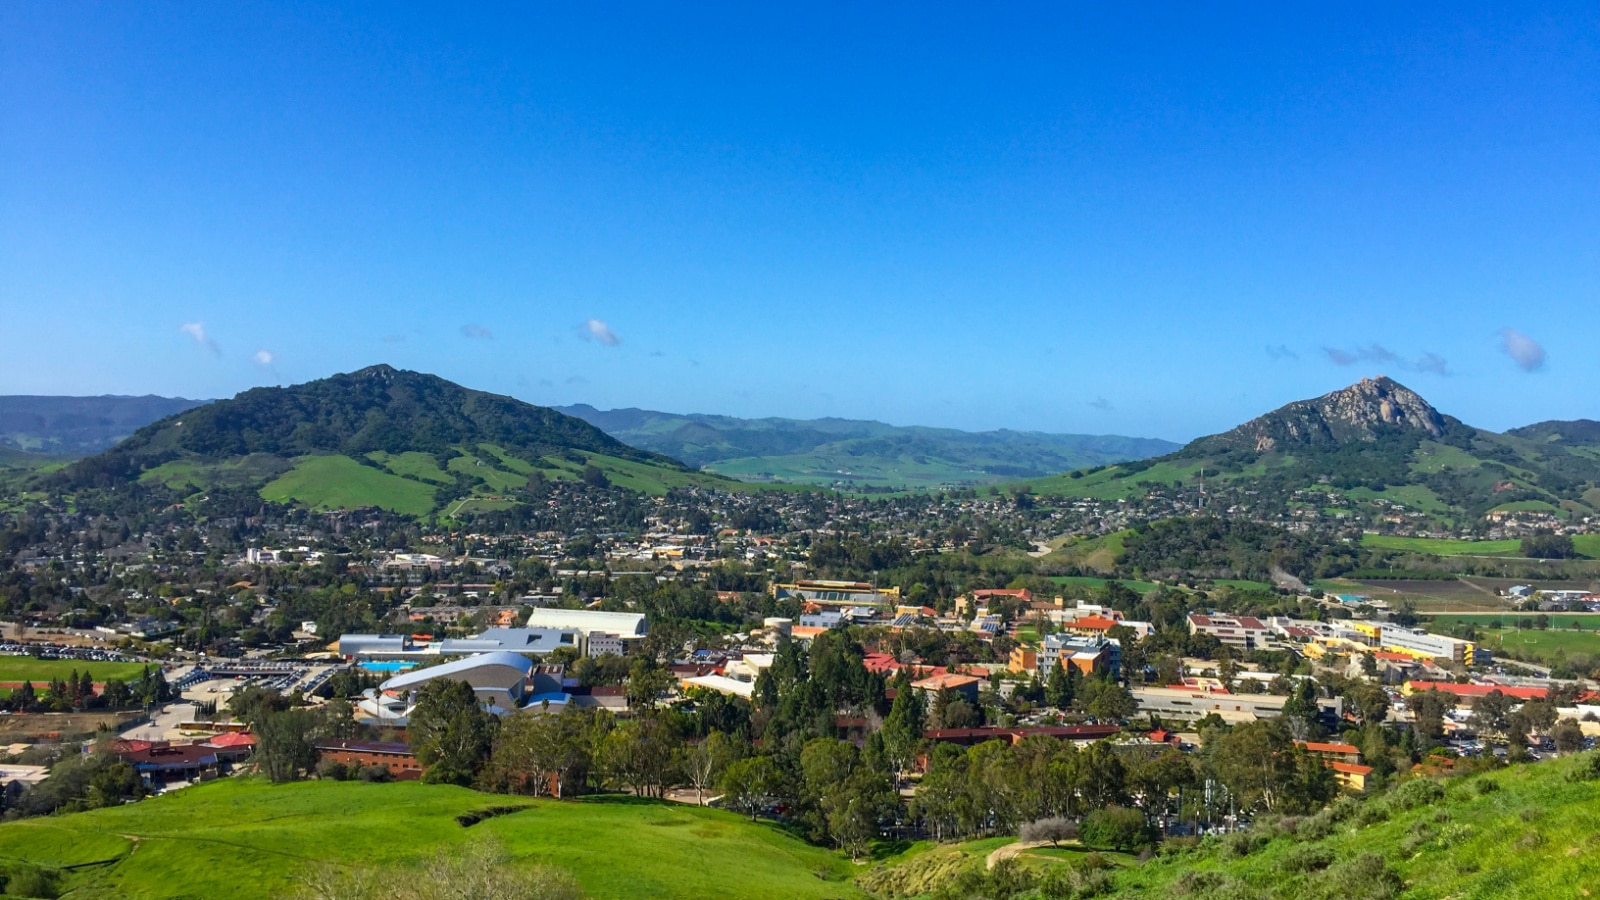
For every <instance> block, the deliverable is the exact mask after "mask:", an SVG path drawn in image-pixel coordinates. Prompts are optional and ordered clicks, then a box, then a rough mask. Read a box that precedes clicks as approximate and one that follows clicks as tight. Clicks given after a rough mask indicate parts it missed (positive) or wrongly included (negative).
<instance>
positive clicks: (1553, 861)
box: [859, 754, 1600, 900]
mask: <svg viewBox="0 0 1600 900" xmlns="http://www.w3.org/2000/svg"><path fill="white" fill-rule="evenodd" d="M1592 756H1593V754H1587V755H1583V756H1579V757H1576V758H1572V759H1562V760H1555V761H1549V762H1543V763H1537V764H1534V765H1525V766H1515V767H1512V768H1508V769H1504V770H1501V771H1499V772H1495V773H1492V774H1488V775H1480V776H1476V777H1473V778H1462V779H1456V780H1452V781H1448V782H1444V783H1436V782H1432V781H1427V780H1417V781H1412V782H1407V783H1405V784H1402V785H1401V786H1400V787H1399V788H1398V789H1396V790H1395V791H1393V792H1391V793H1390V794H1387V795H1383V796H1379V797H1376V798H1372V799H1370V800H1367V801H1359V800H1356V799H1354V798H1346V799H1342V800H1340V801H1338V802H1336V803H1335V804H1334V806H1333V807H1331V808H1330V809H1328V810H1325V811H1323V812H1322V813H1319V814H1317V815H1315V816H1312V817H1310V818H1306V819H1284V820H1278V821H1263V822H1261V823H1258V824H1257V825H1256V827H1255V828H1253V829H1251V830H1250V831H1246V832H1241V833H1238V834H1234V835H1229V836H1226V837H1221V838H1207V839H1205V840H1204V841H1203V842H1202V843H1200V844H1199V845H1198V846H1194V847H1192V848H1189V849H1184V848H1182V847H1181V844H1180V843H1178V842H1174V843H1172V844H1169V845H1168V846H1167V847H1166V848H1165V849H1164V852H1162V853H1161V854H1159V855H1158V856H1156V857H1155V858H1154V859H1152V860H1150V861H1148V862H1145V863H1140V862H1138V861H1136V860H1135V859H1133V858H1131V857H1128V856H1124V855H1120V854H1112V853H1105V852H1101V853H1095V854H1089V853H1085V852H1084V849H1085V848H1082V847H1077V846H1071V847H1063V848H1060V849H1054V848H1034V849H1023V848H1017V849H1019V850H1020V852H1019V853H1018V854H1017V860H1018V862H1019V864H1020V867H1021V868H1022V869H1023V870H1024V871H1025V873H1026V874H1025V875H1024V876H1023V877H1022V878H1021V879H1017V878H1015V877H1013V878H1012V879H1011V881H1010V883H1009V885H1008V887H1007V888H1006V889H1005V890H1001V891H996V890H995V889H994V887H995V886H994V885H990V886H988V889H987V890H986V891H984V892H983V893H982V896H999V897H1010V898H1011V900H1023V898H1028V900H1032V898H1036V897H1041V896H1048V897H1113V898H1129V900H1132V898H1140V900H1158V898H1159V900H1167V898H1195V900H1400V898H1404V900H1445V898H1457V900H1490V898H1496V900H1498V898H1509V900H1516V898H1528V900H1550V898H1557V897H1561V898H1566V897H1584V896H1594V895H1595V893H1597V892H1600V888H1596V887H1595V885H1597V884H1600V781H1595V780H1569V778H1568V775H1569V773H1572V772H1574V771H1575V770H1577V769H1579V768H1580V765H1587V763H1588V762H1589V759H1590V757H1592ZM1011 842H1012V841H1011V839H994V840H990V841H974V842H971V843H968V844H961V845H947V846H942V847H934V846H925V845H918V846H916V847H913V848H912V850H911V852H908V853H906V854H904V855H902V856H899V857H895V858H893V859H890V860H888V861H887V862H886V863H885V864H884V865H883V866H880V867H878V868H875V869H874V870H873V871H871V872H869V873H866V874H865V875H863V876H862V877H861V878H860V879H859V883H861V884H862V885H863V886H865V887H867V888H869V889H871V890H873V891H874V892H875V893H876V894H877V895H878V896H880V897H884V898H895V900H908V898H913V897H916V898H926V897H930V896H940V897H941V900H942V898H943V897H944V896H947V895H943V894H937V893H936V892H937V891H938V889H939V888H941V887H944V886H946V885H948V884H950V883H951V882H952V881H953V880H955V879H957V878H958V877H962V876H963V874H965V875H966V877H968V878H970V877H971V874H972V873H976V872H981V871H983V867H984V863H985V860H986V858H987V857H988V856H989V854H991V853H993V852H994V851H995V850H997V849H998V848H1000V847H1003V846H1006V845H1007V844H1009V843H1011ZM1019 880H1020V881H1021V882H1023V883H1022V884H1019V883H1018V881H1019ZM1028 883H1033V884H1036V885H1039V884H1043V885H1053V886H1055V887H1056V888H1058V890H1054V891H1050V890H1044V891H1040V892H1031V893H1030V892H1027V891H1026V890H1022V891H1019V890H1018V888H1019V887H1020V888H1025V887H1026V885H1027V884H1028Z"/></svg>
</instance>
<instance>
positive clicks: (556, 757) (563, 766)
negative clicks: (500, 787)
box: [490, 710, 584, 799]
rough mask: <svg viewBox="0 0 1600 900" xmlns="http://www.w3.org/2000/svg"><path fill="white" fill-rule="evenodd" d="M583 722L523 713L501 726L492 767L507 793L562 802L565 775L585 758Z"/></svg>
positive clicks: (564, 716)
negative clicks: (524, 794)
mask: <svg viewBox="0 0 1600 900" xmlns="http://www.w3.org/2000/svg"><path fill="white" fill-rule="evenodd" d="M581 724H582V719H581V717H579V716H577V715H568V714H566V713H559V714H551V713H545V712H535V711H531V710H522V711H520V712H517V713H515V714H513V715H511V716H508V717H507V718H506V719H504V720H503V721H502V722H501V723H500V727H499V729H498V730H497V733H496V734H495V742H494V753H493V755H492V756H491V757H490V767H491V769H492V770H493V772H494V776H495V779H494V780H496V781H498V782H499V783H501V784H504V785H505V787H506V789H508V790H512V791H515V792H517V793H526V794H531V795H533V796H535V797H540V796H544V795H546V794H548V795H550V796H554V797H556V798H557V799H560V797H561V795H562V781H563V777H562V776H563V775H564V773H565V772H566V771H567V770H568V769H570V768H571V767H572V766H574V765H575V764H576V763H577V762H578V760H579V759H580V758H581V757H582V756H583V754H584V747H583V740H582V738H583V735H582V733H581Z"/></svg>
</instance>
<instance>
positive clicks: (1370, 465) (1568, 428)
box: [1031, 376, 1600, 525]
mask: <svg viewBox="0 0 1600 900" xmlns="http://www.w3.org/2000/svg"><path fill="white" fill-rule="evenodd" d="M1592 424H1594V423H1583V422H1568V423H1544V424H1542V425H1534V426H1529V427H1528V428H1525V429H1517V430H1515V431H1512V432H1508V433H1506V434H1497V433H1495V432H1492V431H1486V430H1484V429H1480V428H1474V427H1472V426H1470V425H1467V424H1465V423H1463V422H1462V421H1461V420H1459V419H1457V418H1454V417H1453V416H1449V415H1445V414H1443V413H1441V412H1440V411H1439V410H1437V409H1435V408H1434V407H1433V405H1432V404H1430V403H1428V401H1426V400H1425V399H1423V398H1422V397H1421V396H1420V395H1418V394H1417V393H1416V392H1415V391H1412V390H1411V389H1409V388H1407V387H1406V386H1404V385H1402V384H1400V383H1399V382H1396V381H1394V380H1393V379H1391V378H1386V377H1381V376H1380V377H1378V378H1367V379H1362V380H1361V381H1359V382H1357V383H1356V384H1353V385H1350V386H1349V387H1346V388H1342V389H1340V390H1337V391H1333V392H1331V393H1328V394H1324V395H1323V396H1321V397H1316V398H1313V399H1309V400H1299V401H1295V402H1293V403H1289V404H1287V405H1285V406H1282V407H1280V408H1278V409H1276V410H1273V411H1272V412H1269V413H1267V414H1266V415H1263V416H1259V417H1257V418H1254V419H1251V420H1250V421H1248V422H1246V423H1244V424H1243V425H1240V426H1238V427H1236V428H1233V429H1230V430H1228V431H1225V432H1222V433H1221V434H1214V435H1208V436H1206V437H1202V438H1198V439H1196V440H1194V441H1191V442H1190V443H1189V444H1187V445H1185V446H1184V447H1183V448H1182V449H1180V450H1178V451H1176V452H1174V453H1169V454H1167V455H1165V456H1160V457H1156V458H1154V459H1148V460H1140V461H1136V462H1130V463H1122V464H1119V465H1116V466H1110V467H1104V468H1100V469H1092V470H1080V471H1076V472H1072V473H1069V474H1067V475H1063V476H1058V477H1055V478H1050V479H1044V480H1042V481H1038V482H1034V483H1032V485H1031V486H1032V487H1033V488H1034V489H1035V490H1038V491H1040V492H1043V493H1051V494H1060V495H1068V496H1087V497H1096V498H1099V499H1106V500H1110V499H1124V498H1133V497H1139V496H1152V495H1165V496H1166V497H1167V498H1168V499H1169V500H1171V501H1173V502H1174V503H1176V504H1178V506H1179V507H1180V508H1181V507H1182V506H1184V505H1193V506H1198V505H1201V504H1208V505H1211V506H1213V507H1214V506H1215V505H1216V504H1217V503H1218V502H1226V503H1228V504H1229V505H1230V506H1241V505H1242V506H1249V507H1252V508H1254V509H1256V510H1258V511H1263V512H1266V511H1273V510H1275V511H1277V512H1278V513H1281V514H1283V515H1284V516H1286V517H1292V518H1298V519H1301V520H1308V519H1309V520H1315V519H1317V518H1319V517H1331V518H1334V519H1339V518H1352V519H1354V520H1356V521H1362V520H1363V519H1364V520H1365V521H1367V522H1368V523H1375V522H1379V521H1382V520H1384V519H1385V518H1387V519H1389V520H1390V521H1393V520H1394V517H1395V516H1401V517H1405V516H1408V515H1413V514H1415V515H1417V516H1421V517H1424V518H1425V519H1426V520H1432V521H1434V522H1437V523H1440V524H1454V525H1460V524H1463V523H1465V522H1466V521H1482V518H1483V516H1484V515H1485V514H1487V513H1489V512H1493V511H1497V510H1503V511H1517V512H1523V513H1538V512H1546V513H1550V514H1552V515H1555V516H1557V517H1562V518H1565V517H1571V516H1574V515H1577V516H1582V515H1592V514H1594V513H1595V511H1596V510H1600V447H1596V446H1595V445H1593V444H1592V443H1591V444H1585V443H1584V441H1585V440H1586V439H1587V438H1586V436H1587V435H1589V434H1591V433H1592V432H1590V431H1589V430H1588V429H1587V428H1586V427H1585V426H1586V425H1592Z"/></svg>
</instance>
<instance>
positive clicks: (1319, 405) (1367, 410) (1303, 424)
mask: <svg viewBox="0 0 1600 900" xmlns="http://www.w3.org/2000/svg"><path fill="white" fill-rule="evenodd" d="M1448 427H1449V420H1447V419H1446V418H1445V417H1444V416H1443V415H1441V414H1440V413H1439V411H1438V410H1436V409H1434V408H1433V406H1432V405H1431V404H1429V403H1428V401H1426V400H1424V399H1422V397H1421V396H1419V395H1418V394H1417V393H1416V392H1415V391H1413V390H1411V389H1410V388H1408V387H1406V386H1405V385H1402V384H1400V383H1399V382H1397V381H1395V380H1394V379H1392V378H1388V377H1386V376H1383V375H1380V376H1378V377H1377V378H1363V379H1361V380H1360V381H1358V382H1356V383H1355V384H1352V385H1351V386H1349V387H1347V388H1342V389H1340V390H1337V391H1333V392H1332V393H1328V394H1324V395H1322V396H1321V397H1317V398H1315V399H1312V400H1300V401H1297V402H1295V403H1290V404H1289V405H1287V406H1284V407H1282V408H1280V409H1277V410H1274V411H1273V412H1270V413H1267V414H1266V415H1264V416H1261V417H1259V418H1256V419H1252V420H1250V421H1249V422H1246V423H1245V424H1243V425H1240V426H1239V427H1238V428H1235V429H1233V430H1232V431H1230V432H1227V433H1226V434H1222V435H1218V436H1217V438H1216V439H1215V440H1217V441H1220V442H1222V443H1224V444H1226V445H1231V446H1235V447H1239V446H1244V447H1250V448H1252V449H1254V450H1256V451H1258V452H1262V453H1265V452H1270V451H1273V450H1288V449H1290V448H1292V447H1294V446H1304V445H1323V446H1328V445H1333V444H1340V443H1344V442H1347V441H1375V440H1377V439H1378V437H1379V436H1380V434H1382V433H1383V432H1390V431H1394V430H1397V429H1398V430H1402V431H1411V430H1415V431H1423V432H1426V433H1427V434H1428V436H1429V437H1434V438H1437V437H1440V436H1441V435H1443V434H1444V432H1445V429H1446V428H1448ZM1201 440H1202V441H1211V440H1213V439H1206V438H1202V439H1201Z"/></svg>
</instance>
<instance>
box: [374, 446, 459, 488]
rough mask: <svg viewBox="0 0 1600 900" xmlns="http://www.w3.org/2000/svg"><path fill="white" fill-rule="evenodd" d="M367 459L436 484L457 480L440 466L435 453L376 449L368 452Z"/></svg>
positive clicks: (450, 482) (395, 472) (397, 473)
mask: <svg viewBox="0 0 1600 900" xmlns="http://www.w3.org/2000/svg"><path fill="white" fill-rule="evenodd" d="M367 459H370V460H372V461H373V462H375V463H377V464H378V465H380V466H383V467H384V468H385V469H388V470H389V471H391V472H393V473H394V474H396V475H414V476H416V477H417V478H420V479H422V480H423V481H431V482H433V483H434V484H455V481H456V480H455V478H453V477H451V475H450V473H448V472H446V471H445V470H443V469H441V468H439V461H438V460H436V459H434V458H433V454H431V453H423V452H421V451H420V450H408V451H406V452H405V453H396V454H392V455H391V454H388V453H385V452H383V451H382V450H374V451H373V452H371V453H368V454H367Z"/></svg>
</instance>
